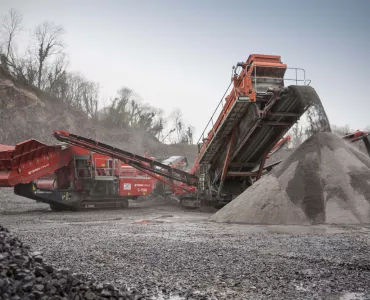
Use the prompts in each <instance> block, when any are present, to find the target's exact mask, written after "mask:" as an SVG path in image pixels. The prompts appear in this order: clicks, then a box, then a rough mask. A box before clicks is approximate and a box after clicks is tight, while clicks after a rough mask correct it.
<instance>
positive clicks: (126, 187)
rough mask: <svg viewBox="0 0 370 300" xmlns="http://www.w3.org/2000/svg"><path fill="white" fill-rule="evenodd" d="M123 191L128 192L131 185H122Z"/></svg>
mask: <svg viewBox="0 0 370 300" xmlns="http://www.w3.org/2000/svg"><path fill="white" fill-rule="evenodd" d="M123 189H124V190H125V191H130V190H131V183H124V184H123Z"/></svg>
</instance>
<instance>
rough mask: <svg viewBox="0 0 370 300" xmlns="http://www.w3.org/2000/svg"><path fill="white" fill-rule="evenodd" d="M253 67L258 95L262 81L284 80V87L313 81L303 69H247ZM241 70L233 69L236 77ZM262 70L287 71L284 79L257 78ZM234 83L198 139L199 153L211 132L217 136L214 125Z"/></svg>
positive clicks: (252, 78) (307, 83)
mask: <svg viewBox="0 0 370 300" xmlns="http://www.w3.org/2000/svg"><path fill="white" fill-rule="evenodd" d="M251 66H253V67H254V69H253V71H252V74H251V76H250V78H251V80H252V83H253V88H254V90H255V92H256V93H258V92H259V91H258V86H259V85H260V90H261V86H262V85H263V83H261V82H259V81H260V79H266V80H282V81H283V82H284V86H287V85H291V84H295V85H309V84H310V83H311V80H309V79H307V78H306V71H305V70H304V69H302V68H286V67H279V66H276V67H275V66H273V67H272V66H268V65H266V66H264V65H258V66H256V65H247V66H246V67H247V69H248V68H249V67H251ZM239 68H241V67H237V68H234V67H233V70H234V73H233V74H234V75H237V76H239V74H240V73H239V74H238V73H237V72H238V70H239ZM260 68H270V69H271V68H274V69H279V68H280V69H285V74H284V77H283V78H281V77H273V76H257V74H258V69H260ZM232 83H233V82H232V81H231V82H230V84H229V86H228V88H227V89H226V91H225V93H224V95H223V96H222V98H221V100H220V101H219V102H218V104H217V106H216V109H215V110H214V111H213V113H212V116H211V118H210V119H209V121H208V123H207V125H206V127H205V128H204V130H203V132H202V133H201V134H200V136H199V139H198V142H197V144H198V152H200V150H201V148H202V146H203V143H204V142H205V141H206V139H207V138H208V135H209V133H210V132H212V131H213V136H214V134H215V131H216V130H217V129H215V128H214V125H215V124H216V122H217V119H218V118H219V116H220V113H221V112H222V110H223V108H224V103H225V102H226V97H227V96H228V95H230V93H231V91H232V89H233V84H232Z"/></svg>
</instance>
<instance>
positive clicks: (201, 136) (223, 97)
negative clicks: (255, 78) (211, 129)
mask: <svg viewBox="0 0 370 300" xmlns="http://www.w3.org/2000/svg"><path fill="white" fill-rule="evenodd" d="M232 83H233V82H232V81H231V82H230V84H229V86H228V88H227V89H226V91H225V93H224V95H223V96H222V98H221V100H220V101H219V103H218V105H217V107H216V109H215V110H214V111H213V114H212V116H211V118H210V119H209V121H208V123H207V125H206V127H205V128H204V130H203V132H202V134H201V135H200V138H199V139H198V142H197V144H199V141H200V140H202V138H203V137H204V133H205V131H206V130H207V128H208V125H209V124H210V123H211V122H213V117H214V115H215V113H216V112H217V110H218V108H219V107H220V105H222V106H223V104H222V102H223V100H224V99H225V96H226V94H227V91H228V90H229V89H230V86H231V85H232Z"/></svg>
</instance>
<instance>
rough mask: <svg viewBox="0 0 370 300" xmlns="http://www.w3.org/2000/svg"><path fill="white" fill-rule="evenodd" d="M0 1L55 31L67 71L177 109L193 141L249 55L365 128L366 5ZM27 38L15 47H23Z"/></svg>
mask: <svg viewBox="0 0 370 300" xmlns="http://www.w3.org/2000/svg"><path fill="white" fill-rule="evenodd" d="M256 2H257V1H169V0H168V1H164V0H160V1H154V0H153V1H118V0H117V1H112V0H105V1H87V0H86V1H85V0H80V1H70V0H64V1H53V0H35V1H29V0H0V14H3V13H5V12H6V11H7V10H8V9H10V8H12V7H13V8H16V9H18V10H20V11H21V12H22V13H23V15H24V23H25V26H26V28H28V29H31V28H34V27H35V26H36V25H37V24H39V23H41V22H43V21H45V20H49V21H54V22H55V23H57V24H60V25H62V26H63V27H64V28H65V30H66V34H65V36H64V38H65V41H66V44H67V45H68V47H67V49H66V51H67V53H68V54H69V56H70V70H71V71H80V72H81V73H83V74H84V75H85V76H86V77H87V78H88V79H89V80H93V81H97V82H99V83H100V86H101V94H102V97H103V98H104V99H105V100H106V101H107V100H108V99H109V97H112V96H114V95H115V93H116V91H117V90H118V89H119V88H120V87H121V86H127V87H129V88H132V89H133V90H135V91H136V92H137V93H138V94H139V95H140V96H141V97H142V98H143V100H144V101H145V102H147V103H149V104H150V105H152V106H155V107H160V108H163V109H164V110H165V112H166V113H170V112H171V111H172V110H173V109H174V108H180V109H181V110H182V112H183V115H184V119H185V121H186V122H188V123H190V124H192V125H193V126H195V128H196V136H198V135H199V134H200V133H201V132H202V131H203V128H204V126H205V125H206V123H207V121H208V119H209V117H210V115H211V114H212V111H213V110H214V108H215V106H216V104H217V103H218V101H219V100H220V98H221V96H222V95H223V93H224V91H225V89H226V87H227V86H228V85H229V82H230V75H231V67H232V65H234V64H235V63H236V62H238V61H245V60H246V59H247V58H248V56H249V54H252V53H263V54H275V55H281V57H282V60H283V62H284V63H286V64H288V66H289V67H301V68H304V69H305V70H306V73H307V76H308V77H309V78H310V79H311V80H312V83H311V85H312V86H313V87H314V88H315V89H316V90H317V92H318V94H319V96H320V98H321V99H322V102H323V104H324V106H325V108H326V111H327V113H328V115H329V119H330V121H331V123H333V124H337V125H345V124H349V125H350V126H351V127H352V128H354V129H361V128H364V127H366V126H368V125H370V120H369V117H368V114H369V112H370V101H369V100H370V99H369V96H368V89H367V87H368V85H369V81H370V80H369V79H370V78H369V77H370V76H369V70H370V63H369V58H368V54H369V53H370V34H369V28H370V18H369V17H368V16H369V13H370V1H366V0H365V1H339V0H336V1H329V0H328V1H303V2H302V1H267V0H266V1H263V2H258V3H256ZM26 33H27V32H25V33H24V35H23V37H22V38H21V39H19V40H18V41H17V43H18V47H19V49H21V48H22V45H25V44H26V43H27V42H28V41H27V40H26V36H28V35H26Z"/></svg>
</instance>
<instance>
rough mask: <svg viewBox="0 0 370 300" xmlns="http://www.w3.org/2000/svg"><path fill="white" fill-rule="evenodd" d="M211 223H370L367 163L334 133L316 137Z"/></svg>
mask: <svg viewBox="0 0 370 300" xmlns="http://www.w3.org/2000/svg"><path fill="white" fill-rule="evenodd" d="M211 220H213V221H216V222H233V223H252V224H304V225H309V224H322V223H330V224H361V223H370V159H369V157H368V156H366V155H364V154H363V153H361V152H360V151H358V150H357V149H355V148H354V147H353V146H352V145H350V144H349V143H347V142H345V141H344V140H342V139H341V138H340V137H338V136H336V135H334V134H332V133H327V132H321V133H317V134H315V135H313V136H312V137H310V138H309V139H308V140H306V141H305V142H304V143H303V144H302V145H301V146H299V147H298V148H297V149H296V150H295V151H294V152H293V153H292V155H291V156H289V158H287V159H286V160H285V161H284V162H283V163H281V165H279V166H278V167H277V168H276V169H275V170H274V171H273V172H272V173H271V174H269V175H267V176H266V177H265V178H263V179H261V180H259V181H258V182H257V183H256V184H255V185H253V186H252V187H251V188H249V189H247V190H246V191H245V192H244V193H243V194H241V195H240V196H239V197H237V198H236V199H235V200H233V201H232V202H230V203H229V204H228V205H226V206H225V207H223V208H222V209H221V210H220V211H218V212H217V213H216V214H214V215H213V216H212V217H211Z"/></svg>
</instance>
